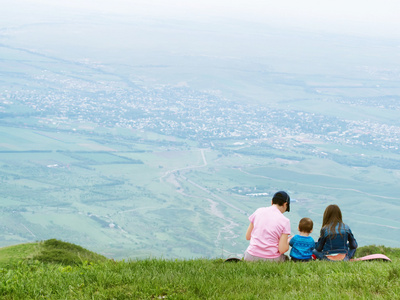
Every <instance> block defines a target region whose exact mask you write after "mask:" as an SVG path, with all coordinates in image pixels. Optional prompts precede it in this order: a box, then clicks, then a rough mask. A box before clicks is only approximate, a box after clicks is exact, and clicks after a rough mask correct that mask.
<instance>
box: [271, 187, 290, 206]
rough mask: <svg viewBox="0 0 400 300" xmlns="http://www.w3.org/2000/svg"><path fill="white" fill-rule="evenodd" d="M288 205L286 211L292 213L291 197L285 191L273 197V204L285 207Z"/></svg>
mask: <svg viewBox="0 0 400 300" xmlns="http://www.w3.org/2000/svg"><path fill="white" fill-rule="evenodd" d="M285 203H287V208H286V211H290V197H289V195H288V194H287V193H286V192H284V191H279V192H276V193H275V195H274V196H273V197H272V204H277V205H279V206H283V204H285Z"/></svg>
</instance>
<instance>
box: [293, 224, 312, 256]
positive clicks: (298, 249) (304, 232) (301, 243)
mask: <svg viewBox="0 0 400 300" xmlns="http://www.w3.org/2000/svg"><path fill="white" fill-rule="evenodd" d="M313 226H314V223H313V221H312V220H311V219H310V218H303V219H301V220H300V222H299V232H300V234H296V235H295V236H292V237H290V240H289V245H290V246H291V247H292V249H291V250H290V257H291V259H292V261H303V262H307V261H309V260H310V259H311V256H312V254H313V252H312V251H313V250H314V248H315V242H314V239H313V238H312V237H311V236H309V235H310V233H311V232H312V231H313Z"/></svg>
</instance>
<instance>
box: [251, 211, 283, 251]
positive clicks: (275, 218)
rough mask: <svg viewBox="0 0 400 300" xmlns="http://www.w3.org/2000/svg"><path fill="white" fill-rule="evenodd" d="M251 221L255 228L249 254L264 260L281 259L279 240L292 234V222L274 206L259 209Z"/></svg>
mask: <svg viewBox="0 0 400 300" xmlns="http://www.w3.org/2000/svg"><path fill="white" fill-rule="evenodd" d="M249 220H250V222H251V223H253V225H254V228H253V231H252V232H251V239H250V245H249V247H247V250H246V251H247V253H249V254H251V255H253V256H257V257H263V258H276V257H279V256H280V255H281V254H280V253H279V239H280V238H281V236H282V234H290V220H289V219H288V218H286V217H285V216H284V215H283V214H282V213H281V212H280V210H279V209H278V208H277V207H276V206H274V205H272V206H270V207H262V208H259V209H257V210H256V211H255V212H254V213H253V214H252V215H251V216H250V217H249Z"/></svg>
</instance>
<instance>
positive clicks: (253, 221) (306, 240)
mask: <svg viewBox="0 0 400 300" xmlns="http://www.w3.org/2000/svg"><path fill="white" fill-rule="evenodd" d="M289 211H290V196H289V195H288V194H287V193H286V192H284V191H279V192H277V193H275V194H274V196H273V197H272V201H271V206H269V207H262V208H258V209H257V210H256V211H255V212H254V213H253V214H252V215H251V216H250V217H249V220H250V225H249V227H248V228H247V232H246V239H247V240H249V241H250V243H249V246H248V247H247V249H246V251H245V254H244V260H246V261H259V260H264V261H277V262H282V261H286V260H288V259H289V258H288V257H287V256H286V255H285V254H284V253H285V252H286V251H288V250H289V245H290V246H291V247H292V249H291V251H290V257H291V259H292V260H293V261H305V262H306V261H310V260H311V258H312V256H313V257H314V258H316V259H322V260H323V259H328V258H327V255H328V254H332V253H344V254H345V255H344V257H345V260H349V259H351V258H353V257H354V254H355V251H356V249H357V246H358V245H357V241H356V239H355V238H354V235H353V233H352V232H351V230H350V227H349V226H348V225H346V224H344V223H343V220H342V213H341V211H340V208H339V206H337V205H335V204H332V205H329V206H328V207H327V208H326V209H325V212H324V216H323V220H322V228H321V231H320V237H319V239H318V242H316V243H315V242H314V240H313V239H312V237H310V236H309V235H310V233H311V232H312V230H313V221H312V220H311V219H309V218H303V219H301V220H300V223H299V227H298V229H299V234H297V235H295V236H293V237H289V235H290V231H291V230H290V220H289V219H288V218H287V217H285V216H284V215H283V214H284V213H285V212H289Z"/></svg>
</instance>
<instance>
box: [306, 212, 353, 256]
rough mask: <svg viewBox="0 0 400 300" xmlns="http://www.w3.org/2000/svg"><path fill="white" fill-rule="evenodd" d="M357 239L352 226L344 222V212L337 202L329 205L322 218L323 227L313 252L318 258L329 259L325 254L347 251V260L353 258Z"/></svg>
mask: <svg viewBox="0 0 400 300" xmlns="http://www.w3.org/2000/svg"><path fill="white" fill-rule="evenodd" d="M357 246H358V244H357V241H356V239H355V238H354V236H353V233H352V232H351V230H350V227H349V226H348V225H346V224H344V223H343V221H342V212H341V211H340V208H339V206H337V205H336V204H332V205H328V207H327V208H326V209H325V212H324V217H323V219H322V228H321V233H320V237H319V239H318V242H317V243H316V244H315V249H314V251H313V254H314V255H315V256H316V257H317V259H327V258H326V256H325V255H327V254H332V253H346V257H345V260H349V259H351V258H353V256H354V254H355V252H356V249H357Z"/></svg>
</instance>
